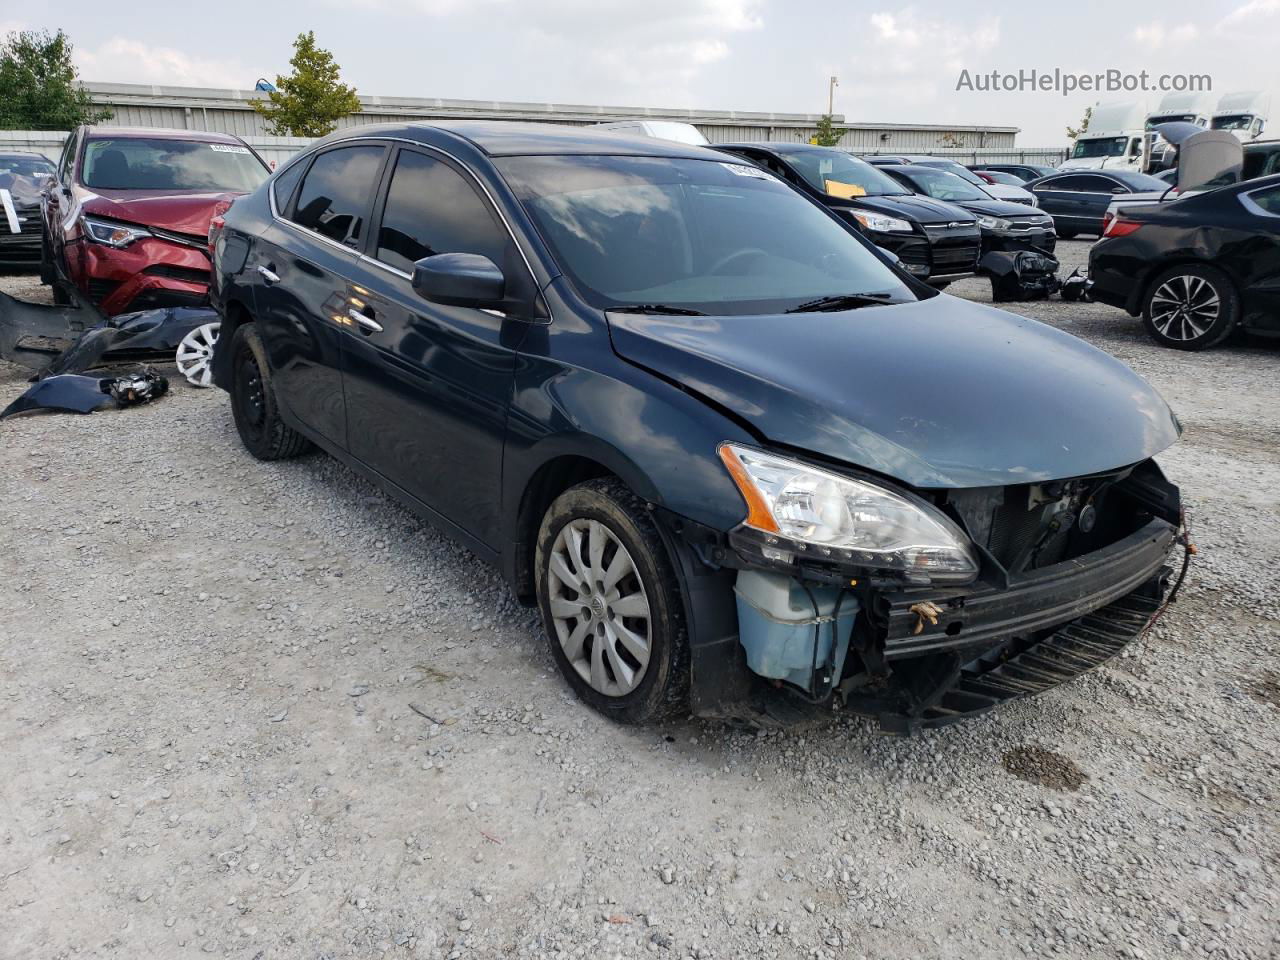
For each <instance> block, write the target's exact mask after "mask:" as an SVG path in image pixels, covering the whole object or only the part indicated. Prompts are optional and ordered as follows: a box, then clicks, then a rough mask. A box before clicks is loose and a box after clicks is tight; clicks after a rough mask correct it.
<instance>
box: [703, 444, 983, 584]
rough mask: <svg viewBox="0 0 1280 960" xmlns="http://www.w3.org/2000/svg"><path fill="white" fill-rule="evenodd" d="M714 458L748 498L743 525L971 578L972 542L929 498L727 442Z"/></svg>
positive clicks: (827, 550) (874, 561) (944, 576)
mask: <svg viewBox="0 0 1280 960" xmlns="http://www.w3.org/2000/svg"><path fill="white" fill-rule="evenodd" d="M720 459H721V460H722V461H723V462H724V464H725V466H726V467H727V468H728V470H729V473H730V475H731V476H732V477H733V479H734V482H735V483H736V484H737V486H738V489H739V490H740V491H741V492H742V496H743V498H744V499H745V500H746V501H747V506H748V511H747V519H746V526H748V527H750V528H752V529H754V530H758V531H760V532H762V533H764V534H766V535H768V534H772V535H774V536H775V537H777V538H780V542H781V540H791V541H799V542H800V543H801V544H805V545H809V546H812V547H815V548H817V549H816V553H817V554H818V555H819V556H821V557H825V558H830V559H832V560H838V561H842V562H845V563H851V564H855V565H858V566H867V567H874V568H877V569H888V570H900V571H902V572H904V573H912V574H924V575H926V576H928V577H929V578H930V579H934V580H971V579H973V577H974V576H976V575H977V573H978V559H977V556H976V554H975V552H974V548H973V545H972V544H971V543H970V542H969V539H968V538H967V537H966V536H965V535H964V533H963V531H961V530H960V528H959V527H957V526H956V525H955V524H954V523H952V522H951V521H950V520H949V519H947V518H946V517H945V516H943V515H942V514H941V513H938V512H936V511H935V510H933V509H932V508H931V507H930V506H929V505H928V504H925V503H923V502H916V501H914V500H912V499H909V498H908V497H906V496H903V495H901V494H898V493H895V492H893V491H892V490H888V489H886V488H884V487H881V486H878V485H876V484H873V483H867V482H865V481H862V480H855V479H852V478H851V477H843V476H840V475H839V474H835V473H830V472H828V471H826V470H821V469H819V468H817V467H811V466H809V465H808V464H804V463H799V462H797V461H795V460H789V459H787V458H785V457H778V456H774V455H773V454H769V453H764V452H762V451H759V450H753V449H751V448H750V447H741V446H738V445H737V444H733V443H723V444H721V445H720Z"/></svg>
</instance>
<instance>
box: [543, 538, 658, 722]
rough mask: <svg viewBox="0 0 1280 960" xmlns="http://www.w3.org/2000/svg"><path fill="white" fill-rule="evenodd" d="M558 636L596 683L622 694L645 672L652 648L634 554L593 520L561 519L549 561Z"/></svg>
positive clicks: (577, 666)
mask: <svg viewBox="0 0 1280 960" xmlns="http://www.w3.org/2000/svg"><path fill="white" fill-rule="evenodd" d="M547 581H548V582H547V586H548V596H549V599H550V606H551V618H552V622H553V624H554V626H555V632H556V639H557V640H558V641H559V643H560V648H561V649H562V650H563V651H564V655H565V658H566V659H567V660H568V661H569V663H570V665H571V666H572V667H573V669H574V670H575V671H576V672H577V674H578V675H579V676H580V677H581V678H582V679H583V680H584V681H585V682H586V683H588V684H589V685H590V686H591V688H592V689H593V690H596V691H597V692H599V693H602V694H604V695H605V696H609V697H620V696H624V695H625V694H628V693H630V692H631V691H632V690H634V689H635V688H636V687H637V685H639V683H640V681H641V680H642V679H643V678H644V674H645V670H646V669H647V668H648V666H649V654H650V650H651V632H650V620H651V615H650V608H649V598H648V596H647V595H646V594H645V588H644V582H643V581H642V580H641V579H640V573H639V571H638V569H637V568H636V564H635V561H634V560H633V559H632V557H631V554H630V553H629V552H628V551H627V548H626V547H625V546H624V545H623V543H622V541H621V540H619V539H618V537H617V536H615V535H614V533H613V532H612V531H611V530H610V529H609V528H608V527H606V526H605V525H604V524H603V523H600V522H599V521H598V520H590V519H578V520H571V521H570V522H568V523H566V524H565V525H564V527H563V528H561V530H560V534H559V536H557V537H556V540H555V546H554V547H553V548H552V551H551V557H550V560H549V562H548V566H547Z"/></svg>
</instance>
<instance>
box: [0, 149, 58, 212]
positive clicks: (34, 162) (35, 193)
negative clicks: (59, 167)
mask: <svg viewBox="0 0 1280 960" xmlns="http://www.w3.org/2000/svg"><path fill="white" fill-rule="evenodd" d="M53 175H54V167H53V164H52V163H50V162H49V161H48V160H46V159H44V158H43V157H13V156H9V157H6V156H0V190H8V191H9V193H10V194H11V195H12V196H13V198H14V199H15V200H18V201H20V202H36V201H37V200H38V199H39V197H40V187H41V185H42V184H43V183H44V182H45V180H47V179H48V178H49V177H52V176H53Z"/></svg>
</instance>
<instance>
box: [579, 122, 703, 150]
mask: <svg viewBox="0 0 1280 960" xmlns="http://www.w3.org/2000/svg"><path fill="white" fill-rule="evenodd" d="M591 127H592V129H594V130H610V131H612V132H614V133H632V134H635V135H637V136H641V137H653V138H655V139H657V140H674V141H675V142H676V143H686V144H689V145H691V146H695V147H704V146H706V145H707V138H706V137H704V136H703V135H702V131H701V130H699V129H698V128H697V127H695V126H694V125H693V124H692V123H680V122H678V121H675V120H611V121H610V122H608V123H593V124H591Z"/></svg>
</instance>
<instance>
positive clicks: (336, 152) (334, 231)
mask: <svg viewBox="0 0 1280 960" xmlns="http://www.w3.org/2000/svg"><path fill="white" fill-rule="evenodd" d="M384 153H386V148H385V147H382V146H375V145H372V144H359V145H356V146H350V147H335V148H334V149H332V150H326V151H325V152H324V153H322V154H320V155H319V156H318V157H316V158H315V160H314V161H313V162H312V164H311V168H310V169H309V170H308V171H307V174H306V176H305V177H303V179H302V186H301V187H300V188H299V190H298V202H297V204H296V205H295V209H294V211H293V215H292V216H291V218H290V219H292V220H293V222H294V223H296V224H298V225H299V226H301V227H306V228H307V229H308V230H314V231H315V232H316V233H318V234H320V235H321V236H322V237H328V238H329V239H330V240H336V241H337V242H338V243H342V244H346V245H347V246H349V247H359V246H360V242H361V240H362V239H363V238H364V237H365V236H366V235H367V228H366V226H365V225H366V223H367V222H368V220H369V211H370V208H371V207H372V206H373V196H374V193H375V192H376V190H377V185H378V172H379V171H380V169H381V168H382V157H383V154H384Z"/></svg>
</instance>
